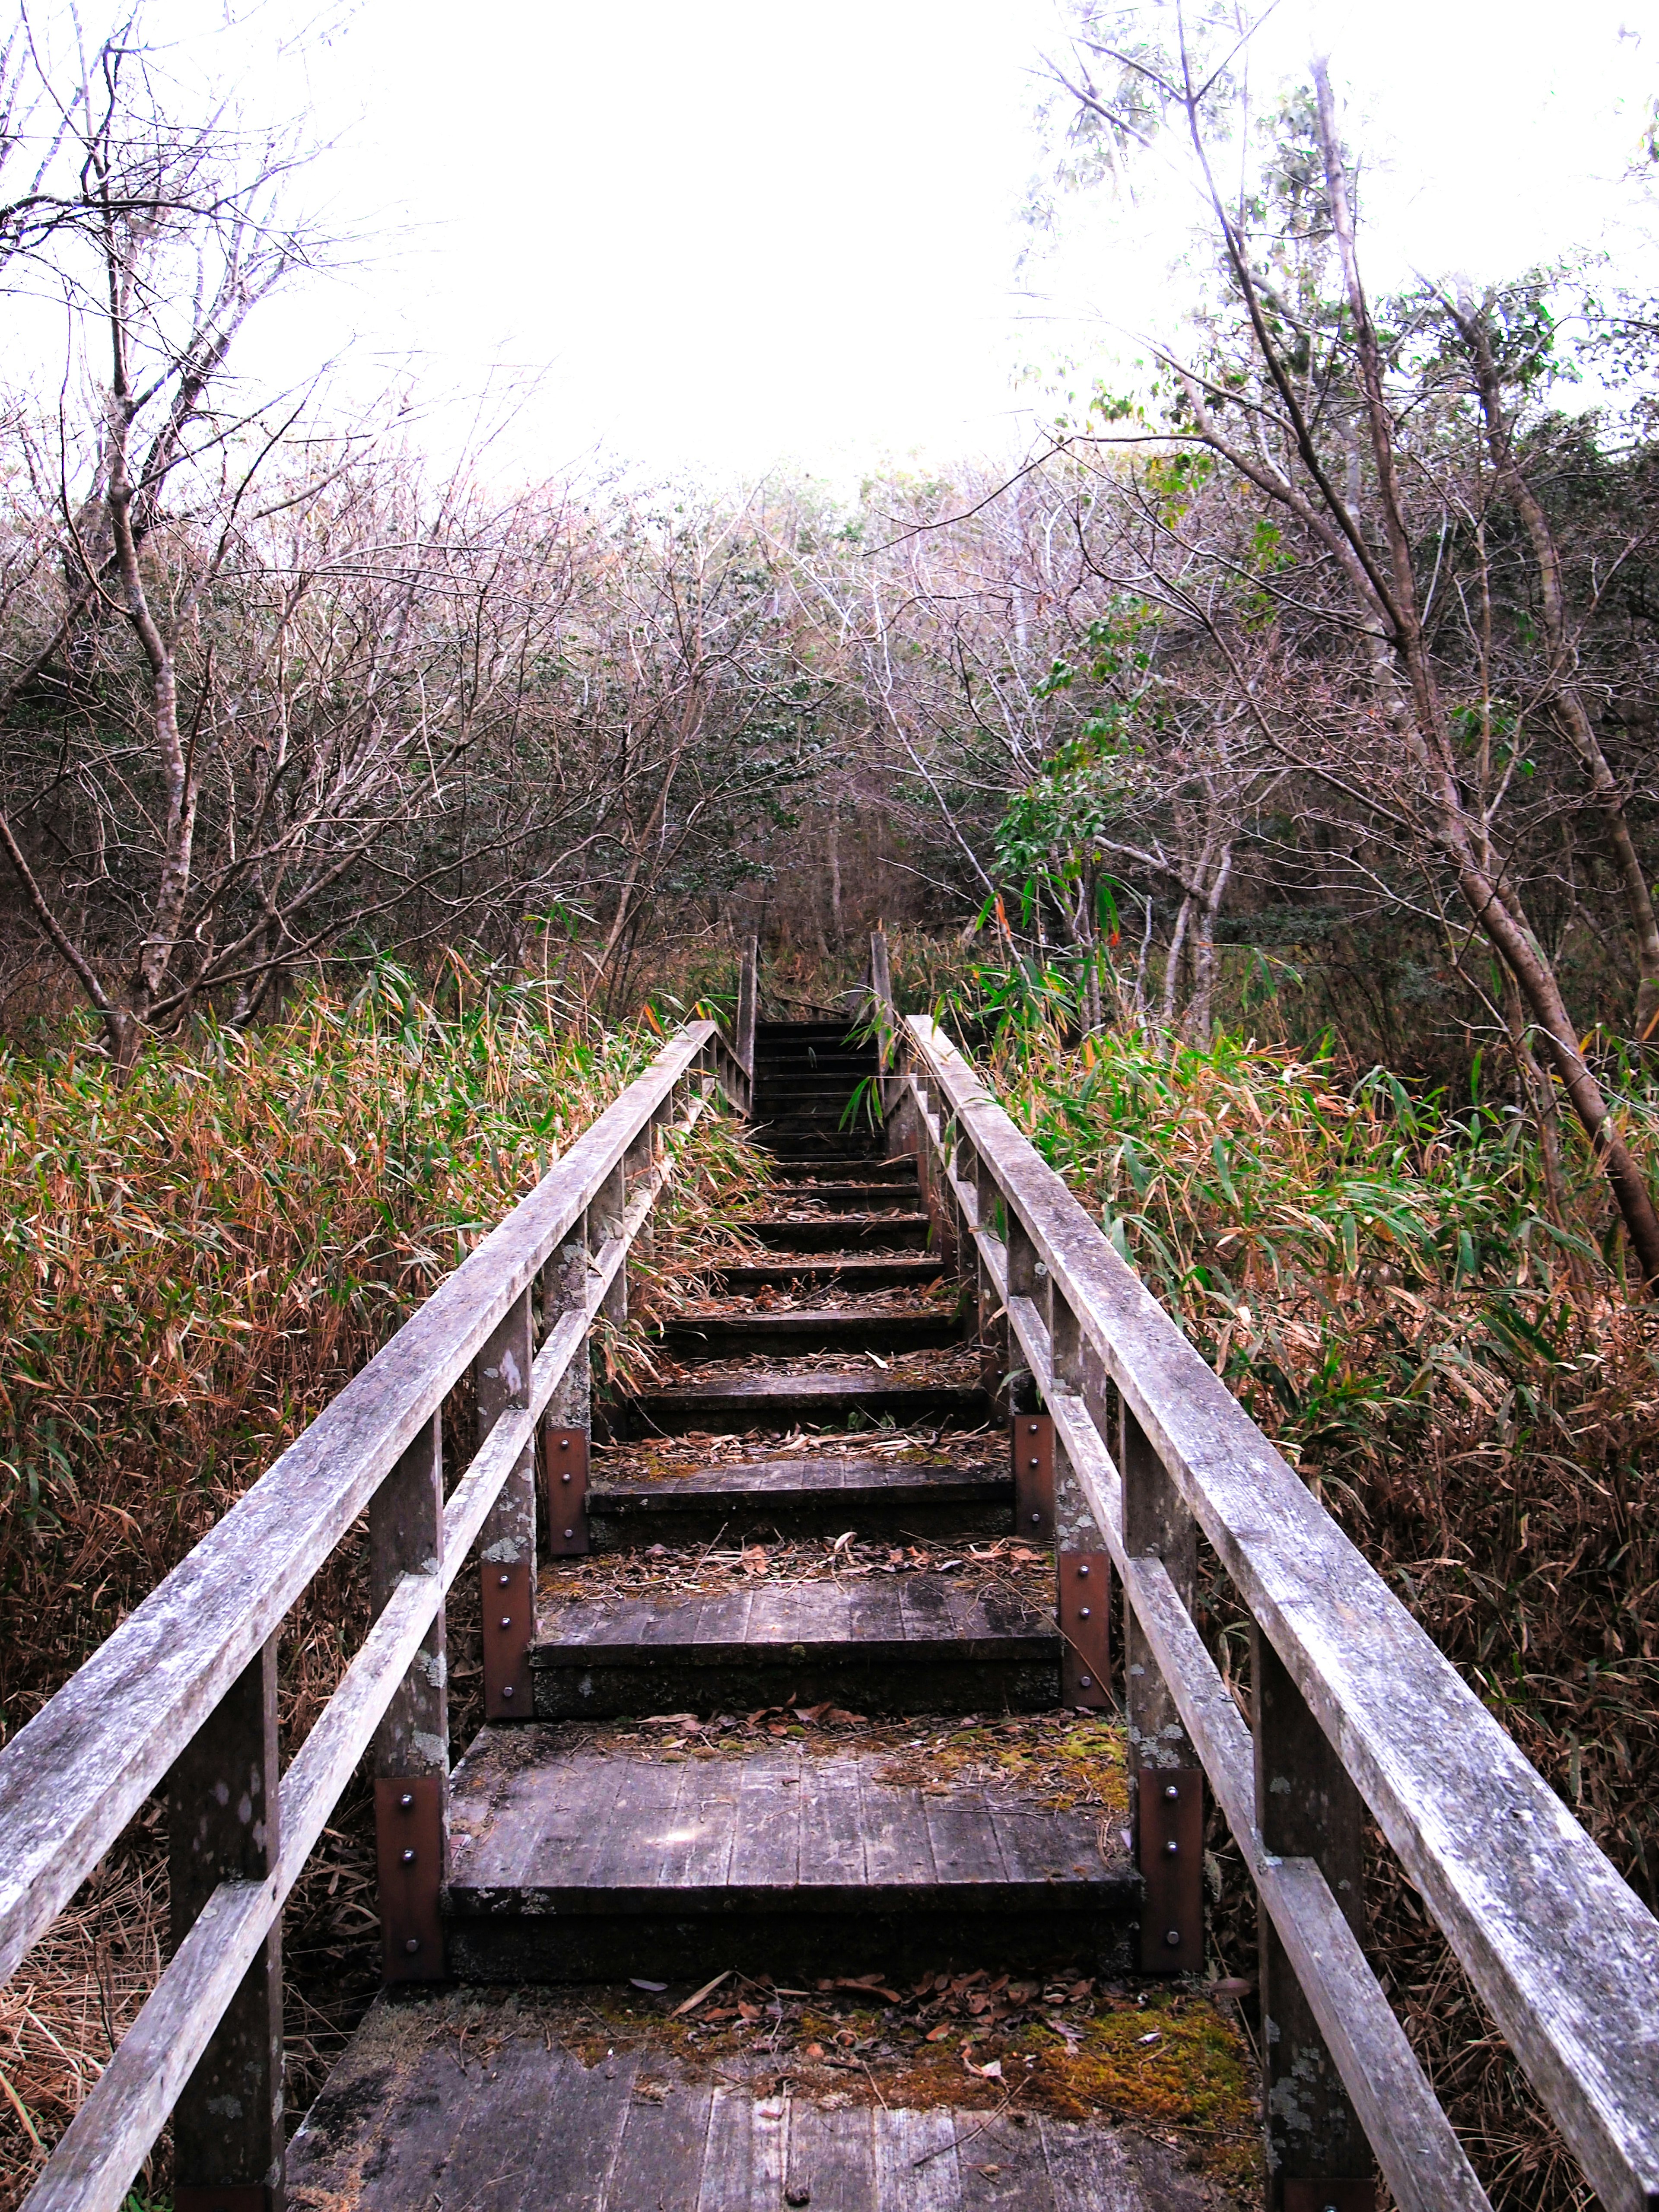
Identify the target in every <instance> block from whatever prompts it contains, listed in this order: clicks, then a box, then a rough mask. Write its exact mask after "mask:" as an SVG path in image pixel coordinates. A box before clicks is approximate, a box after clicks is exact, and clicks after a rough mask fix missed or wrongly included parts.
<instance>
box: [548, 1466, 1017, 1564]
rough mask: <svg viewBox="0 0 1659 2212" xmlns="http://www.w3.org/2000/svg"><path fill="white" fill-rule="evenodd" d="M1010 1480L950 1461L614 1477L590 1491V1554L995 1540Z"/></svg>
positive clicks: (1009, 1504)
mask: <svg viewBox="0 0 1659 2212" xmlns="http://www.w3.org/2000/svg"><path fill="white" fill-rule="evenodd" d="M1013 1501H1014V1487H1013V1480H1012V1476H1010V1475H1009V1474H1006V1473H1005V1472H1002V1471H1000V1470H998V1469H993V1468H955V1467H952V1466H951V1465H950V1464H949V1463H948V1462H944V1461H938V1462H909V1463H908V1464H900V1465H895V1464H894V1463H893V1462H891V1461H890V1460H855V1459H782V1460H748V1461H744V1462H740V1463H739V1464H738V1465H736V1466H731V1465H727V1466H725V1467H710V1468H699V1469H698V1470H697V1471H696V1473H694V1474H672V1475H659V1476H657V1477H655V1478H654V1479H653V1478H652V1477H650V1476H646V1475H640V1476H632V1477H628V1476H621V1475H617V1476H611V1477H607V1478H605V1480H600V1481H598V1482H595V1483H592V1485H590V1486H589V1489H588V1492H587V1525H588V1530H589V1533H590V1534H591V1536H592V1541H593V1542H594V1544H595V1546H596V1547H599V1548H600V1549H610V1548H612V1547H620V1546H623V1545H629V1544H634V1545H645V1544H649V1543H653V1542H654V1543H665V1544H687V1543H708V1542H712V1541H714V1539H715V1538H716V1537H717V1536H720V1535H721V1534H725V1535H726V1536H728V1537H730V1538H731V1539H732V1540H733V1541H740V1540H743V1539H744V1538H747V1537H750V1536H752V1535H755V1534H766V1533H775V1534H779V1535H782V1536H786V1537H795V1536H831V1535H834V1536H838V1535H840V1534H841V1533H842V1530H843V1529H846V1528H853V1529H856V1531H857V1532H858V1534H860V1536H897V1535H909V1536H918V1537H925V1538H927V1539H928V1540H929V1541H937V1540H938V1539H939V1538H940V1537H943V1536H946V1535H949V1536H963V1535H969V1534H971V1535H1000V1534H1005V1533H1006V1530H1007V1529H1008V1528H1009V1526H1010V1522H1011V1516H1012V1510H1013Z"/></svg>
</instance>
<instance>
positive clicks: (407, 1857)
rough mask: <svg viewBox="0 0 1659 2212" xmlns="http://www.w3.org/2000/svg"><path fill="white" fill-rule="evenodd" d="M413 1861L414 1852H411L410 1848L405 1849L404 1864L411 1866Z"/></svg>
mask: <svg viewBox="0 0 1659 2212" xmlns="http://www.w3.org/2000/svg"><path fill="white" fill-rule="evenodd" d="M414 1863H415V1854H414V1852H413V1851H412V1850H407V1851H405V1852H404V1865H405V1866H413V1865H414Z"/></svg>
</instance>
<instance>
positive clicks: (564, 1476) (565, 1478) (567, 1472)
mask: <svg viewBox="0 0 1659 2212" xmlns="http://www.w3.org/2000/svg"><path fill="white" fill-rule="evenodd" d="M559 1480H560V1481H561V1482H568V1481H569V1480H570V1469H569V1468H565V1469H564V1470H563V1472H562V1474H560V1476H559Z"/></svg>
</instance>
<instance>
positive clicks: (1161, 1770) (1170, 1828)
mask: <svg viewBox="0 0 1659 2212" xmlns="http://www.w3.org/2000/svg"><path fill="white" fill-rule="evenodd" d="M1117 1464H1118V1471H1119V1474H1121V1477H1122V1481H1123V1548H1124V1550H1125V1552H1126V1553H1127V1555H1128V1556H1129V1558H1130V1559H1161V1560H1162V1561H1163V1563H1164V1567H1165V1569H1166V1570H1167V1571H1168V1573H1169V1577H1170V1581H1171V1582H1172V1583H1174V1584H1175V1587H1176V1592H1177V1594H1178V1595H1179V1596H1180V1599H1181V1601H1182V1604H1183V1605H1184V1606H1185V1607H1187V1608H1188V1611H1189V1612H1190V1610H1191V1609H1192V1603H1193V1597H1194V1592H1195V1590H1196V1588H1197V1583H1198V1530H1197V1526H1196V1523H1195V1522H1194V1520H1193V1516H1192V1514H1191V1512H1190V1511H1189V1510H1188V1506H1187V1504H1186V1501H1185V1500H1184V1499H1183V1498H1182V1495H1181V1492H1179V1491H1178V1490H1177V1489H1176V1486H1175V1484H1174V1483H1173V1482H1172V1481H1171V1480H1170V1476H1169V1474H1168V1471H1167V1470H1166V1468H1164V1462H1163V1461H1162V1460H1161V1459H1159V1457H1158V1454H1157V1452H1156V1451H1155V1450H1154V1449H1152V1443H1150V1441H1149V1440H1148V1438H1147V1437H1146V1431H1144V1430H1143V1429H1142V1427H1141V1425H1140V1423H1139V1421H1138V1420H1137V1419H1135V1417H1134V1415H1133V1413H1131V1412H1130V1410H1129V1408H1128V1407H1127V1405H1125V1404H1124V1403H1123V1401H1122V1399H1121V1395H1120V1398H1119V1401H1118V1455H1117ZM1123 1683H1124V1705H1125V1707H1126V1709H1127V1720H1128V1724H1129V1819H1130V1826H1131V1830H1132V1832H1133V1838H1134V1850H1135V1863H1136V1864H1137V1865H1138V1866H1139V1869H1140V1873H1141V1878H1142V1880H1143V1881H1145V1883H1146V1901H1145V1904H1144V1905H1143V1906H1142V1911H1141V1923H1140V1971H1141V1972H1142V1973H1144V1974H1195V1973H1199V1972H1201V1971H1202V1969H1203V1966H1204V1772H1203V1769H1202V1767H1201V1766H1200V1763H1199V1759H1198V1754H1197V1753H1196V1752H1195V1751H1194V1749H1193V1747H1192V1745H1191V1743H1190V1742H1189V1741H1188V1736H1187V1731H1186V1729H1184V1728H1183V1727H1182V1723H1181V1715H1180V1713H1179V1711H1177V1709H1176V1701H1175V1699H1174V1698H1173V1697H1172V1696H1171V1695H1170V1688H1169V1685H1168V1684H1167V1683H1166V1682H1165V1681H1164V1677H1163V1674H1161V1673H1160V1672H1159V1669H1158V1662H1157V1660H1156V1659H1155V1658H1154V1657H1153V1656H1152V1647H1151V1645H1150V1644H1148V1643H1147V1640H1146V1636H1145V1635H1144V1634H1143V1633H1142V1631H1141V1628H1140V1624H1139V1622H1138V1621H1137V1620H1136V1619H1135V1613H1134V1607H1133V1605H1132V1604H1131V1603H1130V1602H1129V1600H1128V1593H1127V1590H1126V1591H1125V1593H1124V1605H1123Z"/></svg>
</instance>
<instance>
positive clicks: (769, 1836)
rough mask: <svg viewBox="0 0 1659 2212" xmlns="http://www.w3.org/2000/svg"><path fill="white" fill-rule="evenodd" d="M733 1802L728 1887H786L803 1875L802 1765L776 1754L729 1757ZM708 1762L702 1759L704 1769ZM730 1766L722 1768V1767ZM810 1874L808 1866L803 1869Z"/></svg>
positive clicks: (797, 1885) (707, 1766) (796, 1885)
mask: <svg viewBox="0 0 1659 2212" xmlns="http://www.w3.org/2000/svg"><path fill="white" fill-rule="evenodd" d="M732 1764H733V1765H737V1766H738V1771H737V1773H736V1774H735V1775H734V1776H733V1777H732V1779H733V1780H735V1782H736V1784H737V1789H736V1796H737V1803H736V1806H735V1807H734V1808H733V1810H732V1831H733V1832H732V1857H731V1861H730V1863H729V1864H728V1867H727V1869H726V1880H727V1881H729V1882H730V1884H731V1885H732V1888H734V1889H749V1888H754V1889H777V1890H791V1889H794V1888H796V1887H799V1884H800V1882H801V1881H802V1878H803V1848H802V1841H801V1827H802V1823H803V1820H804V1810H803V1802H802V1784H803V1775H802V1771H801V1770H802V1768H803V1766H804V1765H805V1760H803V1759H799V1758H793V1759H792V1758H789V1757H787V1755H785V1754H783V1753H775V1754H773V1755H771V1756H768V1755H767V1754H766V1753H763V1754H762V1755H761V1756H760V1757H759V1758H758V1759H744V1760H743V1761H741V1762H740V1763H738V1762H732ZM713 1766H714V1761H713V1760H712V1759H711V1760H709V1761H708V1762H707V1765H706V1771H707V1770H708V1769H712V1768H713ZM728 1771H730V1770H729V1769H728ZM806 1871H807V1873H808V1875H810V1871H811V1870H810V1868H808V1869H806Z"/></svg>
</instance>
